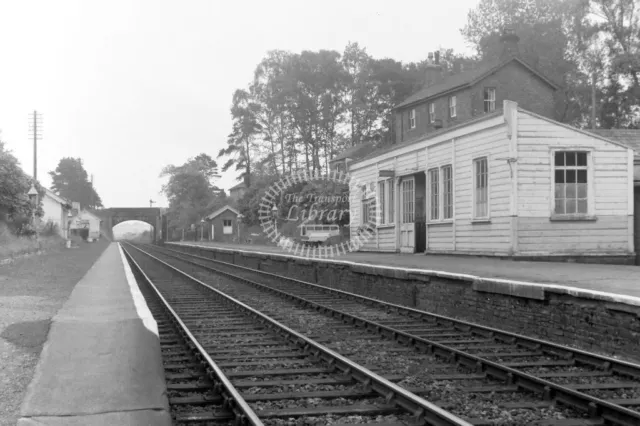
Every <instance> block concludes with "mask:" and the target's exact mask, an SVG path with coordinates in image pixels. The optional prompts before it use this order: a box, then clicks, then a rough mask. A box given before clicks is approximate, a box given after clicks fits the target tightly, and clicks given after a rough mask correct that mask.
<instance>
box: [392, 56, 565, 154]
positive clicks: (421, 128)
mask: <svg viewBox="0 0 640 426" xmlns="http://www.w3.org/2000/svg"><path fill="white" fill-rule="evenodd" d="M485 87H495V88H496V109H500V108H502V102H503V101H504V100H510V101H514V102H517V103H518V106H520V107H522V108H524V109H526V110H529V111H532V112H535V113H537V114H540V115H543V116H545V117H549V118H552V119H554V118H555V98H554V91H553V89H552V88H551V87H550V86H549V85H548V84H546V83H545V82H543V81H542V80H541V79H540V78H539V77H537V76H534V74H533V73H532V72H531V71H529V70H528V69H527V68H525V67H524V66H522V65H521V64H519V63H517V62H511V63H509V64H507V65H505V66H504V67H503V68H501V69H499V70H498V71H496V72H495V73H493V74H491V75H489V76H487V77H485V78H484V79H483V80H481V81H479V82H477V83H476V84H474V85H473V86H472V87H470V88H465V89H462V90H459V91H457V92H455V93H450V94H447V95H445V96H442V97H439V98H433V99H430V100H429V101H428V102H424V103H421V104H417V105H414V106H411V107H409V108H405V109H402V110H399V111H396V123H400V120H402V125H399V124H398V125H397V128H396V143H400V142H403V141H406V140H409V139H413V138H417V137H419V136H421V135H424V134H428V133H431V132H433V131H435V130H438V129H436V128H435V127H433V125H432V124H430V123H429V111H428V108H429V103H431V102H434V103H435V111H436V118H437V119H441V120H442V127H443V128H447V127H451V126H455V125H456V124H459V123H462V122H464V121H466V120H469V119H471V118H473V117H477V116H478V115H482V114H484V88H485ZM452 94H453V95H456V96H457V116H456V117H455V118H451V117H449V96H450V95H452ZM414 108H415V110H416V127H415V128H414V129H411V128H410V126H409V112H410V111H411V109H414Z"/></svg>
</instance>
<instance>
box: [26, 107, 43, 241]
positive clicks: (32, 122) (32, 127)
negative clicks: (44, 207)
mask: <svg viewBox="0 0 640 426" xmlns="http://www.w3.org/2000/svg"><path fill="white" fill-rule="evenodd" d="M29 134H30V136H32V137H33V182H32V184H31V190H29V197H30V198H31V196H32V194H33V208H32V214H31V220H32V221H33V228H34V230H35V232H36V241H37V243H38V249H40V236H39V235H38V227H37V225H36V210H37V209H38V205H39V200H38V198H39V197H38V191H37V190H36V182H37V181H38V140H40V139H42V114H40V113H38V111H36V110H34V111H33V113H31V114H30V115H29Z"/></svg>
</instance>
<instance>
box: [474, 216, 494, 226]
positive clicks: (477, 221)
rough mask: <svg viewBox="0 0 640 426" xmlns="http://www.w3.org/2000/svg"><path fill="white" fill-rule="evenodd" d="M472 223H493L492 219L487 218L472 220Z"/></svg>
mask: <svg viewBox="0 0 640 426" xmlns="http://www.w3.org/2000/svg"><path fill="white" fill-rule="evenodd" d="M471 223H472V224H475V223H491V218H488V217H485V218H479V219H471Z"/></svg>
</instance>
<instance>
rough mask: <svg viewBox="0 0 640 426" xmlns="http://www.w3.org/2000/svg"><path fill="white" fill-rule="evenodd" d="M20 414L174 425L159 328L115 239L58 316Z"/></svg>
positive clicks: (65, 421) (65, 420) (47, 421)
mask: <svg viewBox="0 0 640 426" xmlns="http://www.w3.org/2000/svg"><path fill="white" fill-rule="evenodd" d="M20 417H21V418H20V419H19V420H18V425H19V426H27V425H28V426H32V425H33V426H35V425H56V426H57V425H60V426H62V425H65V426H69V425H78V426H79V425H83V426H87V425H132V426H133V425H160V426H162V425H171V416H170V413H169V403H168V399H167V391H166V385H165V378H164V369H163V367H162V357H161V352H160V342H159V338H158V328H157V325H156V323H155V320H154V319H153V317H152V316H151V312H150V311H149V309H148V308H147V305H146V303H145V300H144V298H143V297H142V294H141V293H140V290H139V289H138V286H137V283H136V281H135V279H134V277H133V274H132V272H131V269H130V268H129V265H128V264H127V262H126V260H125V258H124V254H123V253H122V250H121V249H120V246H119V244H117V243H111V245H110V246H109V247H108V248H107V249H106V250H105V252H104V253H103V254H102V256H101V257H100V258H99V259H98V261H97V262H96V263H95V264H94V265H93V266H92V267H91V269H90V270H89V272H87V274H86V275H85V276H84V277H83V278H82V279H81V280H80V282H78V284H77V285H76V286H75V288H74V290H73V292H72V293H71V296H70V297H69V300H67V302H66V303H65V304H64V306H63V307H62V309H60V311H59V312H58V314H57V315H56V316H55V317H54V318H53V320H52V324H51V329H50V331H49V336H48V339H47V342H46V343H45V345H44V348H43V350H42V354H41V357H40V361H39V363H38V366H37V367H36V372H35V375H34V378H33V380H32V381H31V384H30V385H29V388H28V391H27V396H26V397H25V399H24V401H23V405H22V410H21V413H20Z"/></svg>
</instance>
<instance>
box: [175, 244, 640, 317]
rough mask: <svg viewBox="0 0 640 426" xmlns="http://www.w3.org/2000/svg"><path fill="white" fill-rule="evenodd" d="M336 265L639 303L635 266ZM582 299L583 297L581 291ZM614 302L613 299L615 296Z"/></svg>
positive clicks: (371, 256)
mask: <svg viewBox="0 0 640 426" xmlns="http://www.w3.org/2000/svg"><path fill="white" fill-rule="evenodd" d="M175 244H187V245H198V246H205V247H216V248H219V249H225V250H239V251H249V252H260V253H270V254H279V255H283V256H291V257H300V256H295V255H293V254H291V253H289V252H287V251H286V250H284V249H281V248H279V247H274V246H266V245H255V244H253V245H249V244H225V243H213V242H186V241H185V242H182V243H179V242H176V243H175ZM331 260H332V261H336V262H353V263H359V264H365V265H375V266H378V267H389V268H401V269H403V270H406V269H409V268H410V269H415V270H420V271H425V272H433V273H436V274H440V275H453V277H452V278H463V279H465V280H466V281H473V280H474V279H489V280H505V281H509V282H514V283H520V284H544V285H546V286H552V287H558V286H561V287H568V288H575V289H582V290H586V291H587V292H589V293H594V294H595V293H603V294H612V295H621V296H632V297H633V298H634V299H635V298H638V299H637V300H636V301H635V303H633V304H636V305H640V267H639V266H630V265H598V264H583V263H560V262H532V261H514V260H503V259H494V258H489V257H474V256H447V255H440V254H438V255H425V254H418V253H416V254H400V253H373V252H355V253H347V254H345V255H340V256H337V257H335V258H332V259H331ZM582 293H583V295H586V294H587V293H585V292H582ZM617 299H619V298H617Z"/></svg>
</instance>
